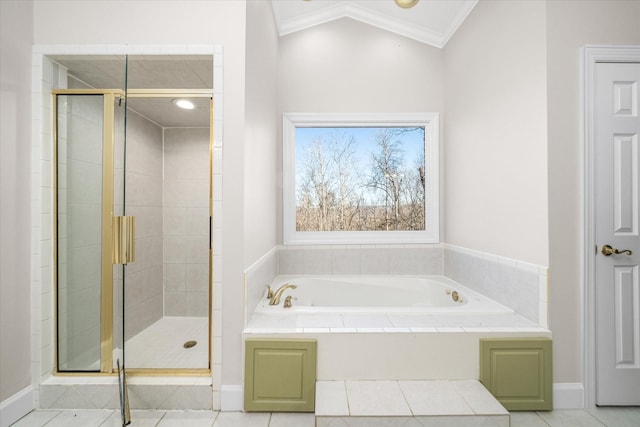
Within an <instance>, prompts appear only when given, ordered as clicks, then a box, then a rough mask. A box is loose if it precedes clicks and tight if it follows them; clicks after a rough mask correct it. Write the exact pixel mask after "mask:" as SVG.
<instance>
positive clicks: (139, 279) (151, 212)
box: [115, 111, 164, 339]
mask: <svg viewBox="0 0 640 427" xmlns="http://www.w3.org/2000/svg"><path fill="white" fill-rule="evenodd" d="M126 160H127V163H126V168H127V173H126V211H125V214H126V215H133V216H135V217H136V260H135V262H133V263H130V264H128V265H127V266H126V267H125V283H126V285H125V312H126V324H125V331H126V332H125V334H126V337H125V338H126V339H129V338H131V337H132V336H134V335H135V334H137V333H139V332H140V331H142V330H143V329H145V328H146V327H147V326H149V325H151V324H152V323H154V322H155V321H157V320H158V319H160V318H161V317H162V315H163V301H164V295H163V288H162V240H163V236H162V166H163V165H162V128H161V127H159V126H158V125H156V124H154V123H152V122H150V121H149V120H147V119H145V118H144V117H141V116H139V115H138V114H136V113H135V112H133V111H129V112H128V113H127V157H126ZM115 181H116V186H117V183H118V177H117V176H116V180H115Z"/></svg>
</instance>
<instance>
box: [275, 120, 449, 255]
mask: <svg viewBox="0 0 640 427" xmlns="http://www.w3.org/2000/svg"><path fill="white" fill-rule="evenodd" d="M439 122H440V121H439V114H438V113H391V114H385V113H377V114H338V113H284V114H283V121H282V136H283V150H282V151H283V162H282V164H283V194H282V201H283V203H282V204H283V211H282V216H283V243H284V244H285V245H300V244H397V243H440V221H439V216H440V215H439V213H440V203H439V202H440V194H439V190H440V184H439V177H440V172H439V163H440V161H439V154H438V153H439V145H440V133H439ZM305 126H308V127H320V126H326V127H331V126H336V127H350V126H351V127H358V126H371V127H374V126H380V127H385V126H386V127H388V126H415V127H424V130H425V141H431V143H429V144H425V153H424V162H425V170H426V171H427V175H426V177H425V207H426V209H425V224H426V225H427V227H428V229H427V230H423V231H317V232H315V231H305V232H299V231H296V194H295V188H296V185H295V158H296V153H295V130H296V127H305Z"/></svg>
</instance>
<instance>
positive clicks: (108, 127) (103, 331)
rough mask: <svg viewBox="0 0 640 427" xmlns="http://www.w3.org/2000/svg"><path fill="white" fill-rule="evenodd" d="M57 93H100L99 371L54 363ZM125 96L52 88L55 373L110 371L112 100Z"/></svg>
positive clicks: (95, 91) (113, 92)
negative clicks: (62, 368) (64, 367)
mask: <svg viewBox="0 0 640 427" xmlns="http://www.w3.org/2000/svg"><path fill="white" fill-rule="evenodd" d="M58 95H101V96H102V97H103V109H102V114H103V125H102V212H101V214H102V221H101V246H102V249H101V260H100V269H101V279H100V280H101V284H100V371H99V372H85V371H80V372H73V371H63V372H61V371H60V370H59V364H58V349H59V345H58V338H59V337H58V322H59V313H58V303H57V301H58V286H59V283H58V244H57V242H58V227H57V224H58V173H57V170H58V102H57V99H58ZM117 99H118V100H122V99H125V92H124V91H123V90H120V89H54V90H53V165H54V170H55V173H54V174H53V191H54V195H53V196H54V197H53V200H54V227H53V230H54V231H53V238H54V242H55V244H54V245H53V246H54V249H53V258H54V273H55V274H54V295H55V301H56V304H55V306H56V308H55V314H56V317H55V318H56V327H55V328H54V330H55V333H54V338H55V342H56V351H55V357H54V361H55V362H54V363H55V367H54V368H55V369H54V372H55V373H56V374H57V375H104V374H112V373H113V264H112V253H113V238H112V233H113V228H112V218H113V192H114V186H113V177H114V171H113V170H114V158H113V157H114V156H113V150H114V146H115V111H114V105H115V102H116V100H117Z"/></svg>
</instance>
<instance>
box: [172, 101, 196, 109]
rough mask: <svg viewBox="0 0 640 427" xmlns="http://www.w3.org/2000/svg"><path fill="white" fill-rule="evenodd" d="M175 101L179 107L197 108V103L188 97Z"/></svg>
mask: <svg viewBox="0 0 640 427" xmlns="http://www.w3.org/2000/svg"><path fill="white" fill-rule="evenodd" d="M173 103H174V104H176V106H177V107H179V108H182V109H184V110H193V109H194V108H196V105H195V104H194V103H193V102H191V101H189V100H188V99H174V100H173Z"/></svg>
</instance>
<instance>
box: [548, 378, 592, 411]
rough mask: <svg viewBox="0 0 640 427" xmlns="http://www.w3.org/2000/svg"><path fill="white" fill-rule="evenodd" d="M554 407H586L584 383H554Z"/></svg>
mask: <svg viewBox="0 0 640 427" xmlns="http://www.w3.org/2000/svg"><path fill="white" fill-rule="evenodd" d="M553 408H554V409H582V408H584V386H583V385H582V383H554V384H553Z"/></svg>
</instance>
